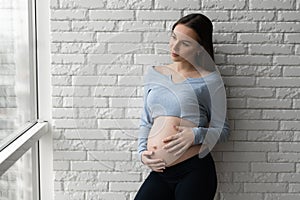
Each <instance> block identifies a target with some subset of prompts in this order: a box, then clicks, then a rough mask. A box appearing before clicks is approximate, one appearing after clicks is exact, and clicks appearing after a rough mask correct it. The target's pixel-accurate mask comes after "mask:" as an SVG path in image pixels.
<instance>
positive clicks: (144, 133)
mask: <svg viewBox="0 0 300 200" xmlns="http://www.w3.org/2000/svg"><path fill="white" fill-rule="evenodd" d="M146 86H147V85H145V87H144V98H143V99H144V103H143V108H142V114H141V118H140V125H139V136H138V154H139V159H140V161H142V152H143V151H145V150H147V141H148V135H149V132H150V130H151V128H152V125H153V120H152V117H151V115H150V111H149V109H148V107H147V95H148V92H149V91H150V90H149V88H148V87H146Z"/></svg>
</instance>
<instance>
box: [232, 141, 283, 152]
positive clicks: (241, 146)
mask: <svg viewBox="0 0 300 200" xmlns="http://www.w3.org/2000/svg"><path fill="white" fill-rule="evenodd" d="M234 151H239V152H240V151H245V152H272V151H273V152H274V151H278V145H277V143H276V142H248V141H246V142H234Z"/></svg>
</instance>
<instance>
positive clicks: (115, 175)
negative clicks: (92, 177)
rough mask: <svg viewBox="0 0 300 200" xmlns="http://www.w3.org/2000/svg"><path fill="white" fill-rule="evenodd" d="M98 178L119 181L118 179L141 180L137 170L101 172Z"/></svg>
mask: <svg viewBox="0 0 300 200" xmlns="http://www.w3.org/2000/svg"><path fill="white" fill-rule="evenodd" d="M98 178H99V180H101V181H109V182H118V181H128V180H131V181H140V178H141V176H140V173H137V172H112V173H109V174H108V173H103V172H102V173H101V172H100V173H99V174H98Z"/></svg>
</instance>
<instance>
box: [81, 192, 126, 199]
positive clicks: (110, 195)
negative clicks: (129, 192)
mask: <svg viewBox="0 0 300 200" xmlns="http://www.w3.org/2000/svg"><path fill="white" fill-rule="evenodd" d="M86 198H87V199H91V200H92V199H93V200H94V199H105V200H115V199H126V194H125V193H122V192H101V193H99V192H89V193H87V194H86Z"/></svg>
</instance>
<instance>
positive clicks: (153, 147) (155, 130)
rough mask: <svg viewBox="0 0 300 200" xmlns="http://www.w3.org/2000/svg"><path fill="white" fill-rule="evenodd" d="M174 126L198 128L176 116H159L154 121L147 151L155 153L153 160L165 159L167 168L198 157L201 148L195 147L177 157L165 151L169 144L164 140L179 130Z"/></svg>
mask: <svg viewBox="0 0 300 200" xmlns="http://www.w3.org/2000/svg"><path fill="white" fill-rule="evenodd" d="M173 125H176V126H188V127H195V126H196V125H195V124H194V123H193V122H191V121H188V120H185V119H182V118H179V117H174V116H159V117H157V118H155V119H154V123H153V125H152V128H151V130H150V133H149V136H148V142H147V149H148V150H149V151H153V152H154V154H153V155H152V156H151V157H152V158H161V159H163V160H164V161H165V162H166V166H171V165H174V164H176V163H178V162H181V161H183V160H186V159H188V158H190V157H192V156H194V155H196V154H197V153H199V151H200V148H201V145H193V146H191V147H190V148H189V149H188V150H187V151H186V152H183V153H182V154H180V155H177V156H175V155H174V152H173V153H169V152H167V151H166V150H165V149H163V146H164V145H165V144H167V143H164V142H163V139H165V138H166V137H168V136H171V135H174V134H176V133H177V130H176V129H175V128H174V127H173Z"/></svg>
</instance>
